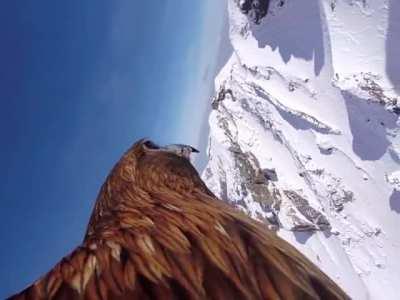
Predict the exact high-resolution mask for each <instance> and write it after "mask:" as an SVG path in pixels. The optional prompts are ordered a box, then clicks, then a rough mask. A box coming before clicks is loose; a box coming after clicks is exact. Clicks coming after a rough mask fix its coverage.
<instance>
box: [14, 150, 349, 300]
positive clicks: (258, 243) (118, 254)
mask: <svg viewBox="0 0 400 300" xmlns="http://www.w3.org/2000/svg"><path fill="white" fill-rule="evenodd" d="M155 161H156V162H157V163H154V162H155ZM126 167H128V165H126ZM124 168H125V165H124V164H122V165H120V167H119V168H117V170H114V171H113V172H120V174H125V175H124V176H125V177H124V178H125V180H122V181H124V183H122V182H120V180H121V179H118V178H120V177H118V176H116V177H115V176H114V177H113V176H111V177H109V179H108V180H107V182H106V183H105V185H103V188H102V191H101V193H100V195H99V198H98V200H97V204H96V208H95V211H94V213H93V216H92V219H91V222H90V223H89V228H88V233H87V235H86V237H85V240H84V242H83V243H82V245H81V246H80V247H78V248H77V249H76V250H75V251H73V252H72V253H71V254H70V255H69V256H67V257H65V258H63V259H62V260H61V261H60V262H59V263H58V264H57V265H56V266H55V267H54V268H53V269H52V270H51V271H50V272H49V273H47V274H46V275H45V276H44V277H43V278H41V279H40V280H38V281H37V282H35V283H34V284H33V285H31V286H30V287H28V288H27V289H25V290H24V291H22V292H21V293H20V294H17V295H15V296H13V297H11V298H10V299H34V300H36V299H284V300H287V299H349V298H348V297H347V296H346V294H345V293H344V292H343V291H342V290H341V289H340V288H339V287H338V286H337V285H336V284H335V283H334V282H333V281H332V280H331V279H329V278H328V277H327V276H326V275H325V274H324V273H322V272H321V271H320V270H319V269H318V268H317V267H316V266H315V265H313V264H312V263H311V262H310V261H309V260H307V259H306V258H305V257H304V256H303V255H302V254H301V253H300V252H298V251H297V250H296V249H295V248H294V247H292V246H291V245H289V244H288V243H287V242H285V241H283V240H282V239H280V238H279V237H278V236H277V235H276V234H275V233H273V232H270V231H268V230H267V229H265V228H264V226H263V225H262V224H259V223H258V222H256V221H253V220H251V219H250V218H248V217H247V216H245V215H244V214H242V213H241V212H238V211H236V210H235V209H233V208H231V207H230V206H229V205H227V204H226V203H224V202H222V201H219V200H218V199H216V198H215V197H214V196H213V195H212V193H211V192H210V191H209V190H208V189H207V188H206V186H205V185H204V183H203V182H202V181H201V179H200V177H199V176H198V174H197V172H196V170H195V169H194V168H193V167H192V166H191V165H190V163H189V162H188V161H187V160H185V159H183V158H179V157H177V156H176V155H167V154H154V155H149V156H147V157H146V158H145V159H142V160H141V161H140V162H139V163H138V164H137V165H136V168H137V170H138V174H140V176H139V177H136V179H135V180H136V183H137V185H138V186H141V187H146V188H145V189H136V188H135V186H136V185H132V184H130V183H129V181H130V180H133V179H132V178H130V176H126V174H127V170H125V169H124ZM128 169H129V168H128ZM128 171H129V170H128ZM128 173H129V172H128ZM114 175H115V174H114ZM117 183H118V184H119V186H118V187H115V185H118V184H117ZM109 185H113V186H114V190H115V192H113V189H112V188H110V186H109Z"/></svg>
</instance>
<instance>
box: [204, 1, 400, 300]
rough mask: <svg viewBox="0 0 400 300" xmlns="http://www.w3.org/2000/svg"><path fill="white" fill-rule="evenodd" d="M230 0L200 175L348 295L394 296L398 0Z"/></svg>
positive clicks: (398, 268) (398, 286) (398, 241)
mask: <svg viewBox="0 0 400 300" xmlns="http://www.w3.org/2000/svg"><path fill="white" fill-rule="evenodd" d="M228 2H229V3H228V10H229V26H230V33H229V34H230V36H229V37H230V38H229V40H230V42H231V44H232V46H233V50H234V51H233V54H232V56H231V57H230V59H229V61H228V62H227V63H226V65H225V66H224V67H223V68H222V70H221V71H220V73H219V75H218V76H217V78H216V80H215V85H216V94H215V97H214V99H213V103H212V106H213V110H212V112H211V115H210V117H209V123H210V137H209V146H208V155H209V162H208V165H207V167H206V169H205V171H204V173H203V179H204V180H205V181H206V183H207V184H208V185H209V187H210V188H211V190H212V191H214V192H215V193H216V194H217V195H219V196H220V197H221V198H223V199H225V200H227V201H231V202H233V203H234V204H235V205H237V206H238V207H240V208H241V209H243V210H244V211H246V212H247V213H249V214H250V215H251V216H252V217H254V218H257V219H259V220H260V221H263V222H265V223H266V226H269V227H270V228H273V229H276V230H278V234H279V235H280V236H282V237H283V238H285V239H286V240H288V241H289V242H290V243H292V244H293V245H294V246H296V247H297V248H298V249H299V250H300V251H302V252H303V253H304V254H305V255H307V256H308V257H309V258H310V259H311V260H312V261H313V262H314V263H315V264H317V265H318V266H319V267H321V268H322V269H323V270H324V271H325V272H326V273H327V274H328V275H329V276H331V278H332V279H334V280H336V282H337V283H338V284H339V285H340V286H342V288H343V289H344V290H345V291H346V292H347V293H348V294H349V295H350V296H351V297H352V298H354V299H400V292H399V290H400V165H399V163H400V137H399V133H400V132H399V129H400V123H399V120H398V119H399V114H400V103H399V105H398V104H397V100H398V96H399V91H400V1H399V0H286V1H282V0H271V1H270V8H269V13H268V15H267V16H266V17H264V18H263V19H262V20H261V23H260V24H254V23H253V22H252V21H250V20H249V18H248V17H247V16H246V15H245V14H243V13H242V11H241V10H240V8H239V5H240V3H241V2H240V1H238V0H229V1H228ZM242 2H243V1H242ZM222 40H223V39H222ZM227 46H228V45H226V47H227ZM399 100H400V98H399Z"/></svg>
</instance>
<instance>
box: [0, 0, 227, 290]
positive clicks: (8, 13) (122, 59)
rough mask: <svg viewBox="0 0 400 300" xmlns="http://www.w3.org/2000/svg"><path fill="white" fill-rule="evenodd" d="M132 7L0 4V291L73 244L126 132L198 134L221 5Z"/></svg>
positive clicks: (193, 138) (189, 137)
mask: <svg viewBox="0 0 400 300" xmlns="http://www.w3.org/2000/svg"><path fill="white" fill-rule="evenodd" d="M138 3H139V1H130V0H119V1H109V0H96V1H94V0H92V1H78V0H69V1H52V0H43V1H33V0H26V1H23V2H22V1H7V2H1V4H0V36H1V38H2V42H1V45H2V46H1V47H0V66H1V68H0V99H1V109H0V135H1V156H0V166H1V167H2V172H1V175H0V176H1V178H0V213H1V217H2V226H0V266H1V268H0V282H1V285H0V298H4V297H5V296H7V295H10V293H13V292H16V291H18V290H20V289H21V288H23V287H24V286H26V285H27V284H29V283H31V282H32V281H33V280H35V279H37V278H38V277H39V276H40V275H41V274H43V273H45V272H46V271H47V270H48V269H49V268H50V267H51V266H53V265H54V264H55V263H56V262H57V261H58V260H59V259H60V258H61V257H62V256H64V255H65V254H67V253H68V252H69V251H71V250H72V249H73V248H74V247H75V246H76V245H78V244H79V242H80V241H81V240H82V237H83V234H84V231H85V228H86V225H87V221H88V218H89V215H90V212H91V209H92V205H93V202H94V199H95V198H96V195H97V192H98V190H99V188H100V186H101V184H102V182H103V180H104V178H105V177H106V175H107V174H108V172H109V170H110V169H111V167H112V166H113V164H114V163H115V162H116V161H117V160H118V158H119V157H120V156H121V154H122V153H123V152H124V151H125V150H126V149H127V148H128V147H129V146H130V145H131V144H132V143H133V142H134V141H135V140H137V139H139V138H141V137H144V136H147V137H151V138H152V139H154V140H156V141H157V142H160V143H162V144H163V143H171V142H184V143H191V144H196V142H197V141H199V137H200V135H201V134H204V132H201V130H200V129H199V128H200V127H201V126H202V124H203V123H204V120H205V118H206V112H207V107H208V105H209V102H208V98H209V96H210V90H211V88H212V81H213V71H214V65H215V57H217V53H216V52H217V49H218V34H219V31H220V26H221V18H219V17H218V16H219V10H221V9H223V7H222V6H221V4H220V3H219V4H215V1H214V0H208V1H183V0H179V1H178V0H174V1H172V0H170V1H162V0H159V1H140V4H138ZM203 146H204V145H203Z"/></svg>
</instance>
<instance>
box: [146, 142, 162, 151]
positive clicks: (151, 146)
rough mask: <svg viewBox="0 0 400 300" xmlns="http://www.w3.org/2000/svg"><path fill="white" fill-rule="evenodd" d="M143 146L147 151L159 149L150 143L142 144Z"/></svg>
mask: <svg viewBox="0 0 400 300" xmlns="http://www.w3.org/2000/svg"><path fill="white" fill-rule="evenodd" d="M143 145H144V146H145V147H146V148H147V149H151V150H157V149H160V147H159V146H157V145H156V144H155V143H153V142H152V141H146V142H144V143H143Z"/></svg>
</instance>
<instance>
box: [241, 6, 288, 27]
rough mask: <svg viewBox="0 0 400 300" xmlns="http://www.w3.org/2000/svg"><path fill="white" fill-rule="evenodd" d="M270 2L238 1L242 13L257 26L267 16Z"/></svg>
mask: <svg viewBox="0 0 400 300" xmlns="http://www.w3.org/2000/svg"><path fill="white" fill-rule="evenodd" d="M269 2H270V0H236V3H237V5H238V6H239V8H240V9H241V11H242V12H243V13H244V14H246V15H248V16H249V17H250V19H251V20H252V21H253V22H254V23H256V24H259V23H260V20H261V19H262V18H263V17H265V16H266V15H267V13H268V7H269ZM281 2H284V1H281Z"/></svg>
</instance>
